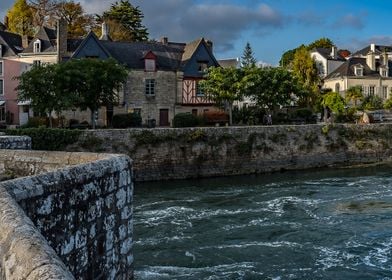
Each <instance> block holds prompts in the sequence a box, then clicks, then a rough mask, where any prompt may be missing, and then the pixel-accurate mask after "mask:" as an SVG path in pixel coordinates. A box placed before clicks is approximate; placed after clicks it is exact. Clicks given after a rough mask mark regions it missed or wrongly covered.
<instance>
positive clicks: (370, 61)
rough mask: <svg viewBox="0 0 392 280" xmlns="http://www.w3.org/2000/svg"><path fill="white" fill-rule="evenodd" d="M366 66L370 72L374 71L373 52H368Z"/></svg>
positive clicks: (374, 56)
mask: <svg viewBox="0 0 392 280" xmlns="http://www.w3.org/2000/svg"><path fill="white" fill-rule="evenodd" d="M366 64H367V65H368V66H369V68H370V69H371V70H372V71H376V55H375V53H374V52H372V51H370V52H368V54H367V55H366Z"/></svg>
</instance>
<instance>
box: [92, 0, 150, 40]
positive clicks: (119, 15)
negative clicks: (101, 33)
mask: <svg viewBox="0 0 392 280" xmlns="http://www.w3.org/2000/svg"><path fill="white" fill-rule="evenodd" d="M143 17H144V15H143V13H142V12H141V10H140V9H139V7H134V6H133V5H132V4H131V3H130V2H129V1H128V0H121V1H120V2H115V3H114V4H112V5H111V7H110V9H109V10H108V11H105V12H104V13H103V15H102V16H98V21H100V22H103V21H107V22H108V23H109V29H112V30H117V32H112V31H110V36H111V38H112V39H113V40H117V41H147V40H148V31H147V28H146V27H145V26H144V25H143V24H142V20H143Z"/></svg>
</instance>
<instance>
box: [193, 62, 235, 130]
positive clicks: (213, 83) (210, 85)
mask: <svg viewBox="0 0 392 280" xmlns="http://www.w3.org/2000/svg"><path fill="white" fill-rule="evenodd" d="M241 82H242V70H241V69H236V68H234V67H230V68H221V67H210V68H208V70H207V74H206V79H205V80H203V81H201V82H200V86H202V87H203V89H204V92H205V93H206V95H207V97H208V98H210V99H211V100H213V101H214V102H215V103H216V104H217V105H221V106H222V105H223V106H224V107H225V108H226V109H228V111H229V123H230V125H231V124H232V123H233V117H232V116H233V114H232V109H233V103H234V101H239V100H241V99H242V83H241Z"/></svg>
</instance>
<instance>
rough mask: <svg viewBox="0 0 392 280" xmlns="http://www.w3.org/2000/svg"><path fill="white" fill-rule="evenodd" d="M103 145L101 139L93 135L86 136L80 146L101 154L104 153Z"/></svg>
mask: <svg viewBox="0 0 392 280" xmlns="http://www.w3.org/2000/svg"><path fill="white" fill-rule="evenodd" d="M103 143H104V141H103V139H102V138H99V137H96V136H94V135H88V136H87V137H86V138H85V139H83V141H82V142H81V143H80V146H81V147H82V148H84V149H86V150H89V151H94V152H103V151H104V148H103V147H102V145H103Z"/></svg>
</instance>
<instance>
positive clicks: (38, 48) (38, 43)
mask: <svg viewBox="0 0 392 280" xmlns="http://www.w3.org/2000/svg"><path fill="white" fill-rule="evenodd" d="M33 52H34V53H40V52H41V40H39V39H38V40H36V41H35V42H34V44H33Z"/></svg>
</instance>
